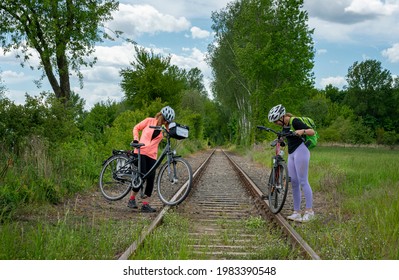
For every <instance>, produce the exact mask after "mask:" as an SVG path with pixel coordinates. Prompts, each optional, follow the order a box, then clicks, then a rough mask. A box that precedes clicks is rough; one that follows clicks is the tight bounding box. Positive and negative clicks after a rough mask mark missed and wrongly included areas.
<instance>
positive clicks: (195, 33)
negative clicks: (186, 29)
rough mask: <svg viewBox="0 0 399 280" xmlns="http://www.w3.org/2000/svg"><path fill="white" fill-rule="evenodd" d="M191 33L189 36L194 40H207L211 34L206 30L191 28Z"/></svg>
mask: <svg viewBox="0 0 399 280" xmlns="http://www.w3.org/2000/svg"><path fill="white" fill-rule="evenodd" d="M190 31H191V36H192V37H193V38H194V39H196V38H198V39H204V38H208V37H209V36H210V35H211V32H209V31H207V30H202V29H201V28H199V27H196V26H193V27H191V29H190Z"/></svg>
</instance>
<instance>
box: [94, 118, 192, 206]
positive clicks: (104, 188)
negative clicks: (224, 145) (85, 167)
mask: <svg viewBox="0 0 399 280" xmlns="http://www.w3.org/2000/svg"><path fill="white" fill-rule="evenodd" d="M151 128H153V129H155V130H161V131H162V133H163V134H164V137H166V146H165V148H164V149H163V151H162V153H161V155H160V156H159V157H158V159H157V161H156V162H155V164H154V166H153V167H152V168H151V169H150V170H149V171H148V172H147V173H146V174H143V173H142V172H141V168H140V167H141V164H140V148H141V147H142V146H144V144H143V143H133V142H132V143H131V144H130V145H131V146H132V147H133V148H134V149H137V153H134V151H131V150H114V151H113V155H112V156H110V157H109V158H108V159H107V160H105V161H104V162H103V167H102V170H101V173H100V190H101V193H102V194H103V195H104V197H105V198H106V199H108V200H113V201H114V200H119V199H122V198H124V197H125V196H126V195H127V194H128V193H129V192H130V191H131V190H132V189H133V188H134V189H139V188H140V190H141V193H142V194H143V183H144V181H145V179H146V178H147V177H148V176H149V175H150V174H151V173H152V172H156V169H157V168H158V167H159V166H161V164H162V162H163V160H164V159H166V160H165V162H164V163H163V164H162V166H161V168H160V169H159V172H158V177H157V179H156V182H157V193H158V196H159V198H160V200H161V201H162V202H163V203H164V204H167V205H171V206H173V205H177V204H179V203H181V202H182V201H183V200H184V199H186V197H187V196H188V194H189V192H190V190H191V187H192V181H193V173H192V169H191V166H190V164H189V163H188V162H187V161H186V160H185V159H183V158H182V157H180V156H178V155H176V151H175V150H173V149H172V147H171V138H175V139H178V140H181V139H185V138H187V137H188V127H186V126H181V125H179V124H176V123H170V125H169V131H168V130H166V128H165V127H163V126H151Z"/></svg>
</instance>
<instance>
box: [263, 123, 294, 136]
mask: <svg viewBox="0 0 399 280" xmlns="http://www.w3.org/2000/svg"><path fill="white" fill-rule="evenodd" d="M257 128H258V129H260V130H266V131H271V132H273V133H274V134H277V136H279V137H286V136H298V135H296V134H295V132H293V131H287V132H283V131H275V130H274V129H272V128H270V127H265V126H262V125H258V126H257Z"/></svg>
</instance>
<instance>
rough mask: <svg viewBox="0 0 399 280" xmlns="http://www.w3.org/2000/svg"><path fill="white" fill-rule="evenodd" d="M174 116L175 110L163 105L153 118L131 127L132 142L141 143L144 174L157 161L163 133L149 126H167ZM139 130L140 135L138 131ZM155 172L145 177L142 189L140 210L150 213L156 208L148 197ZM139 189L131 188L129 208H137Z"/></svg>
mask: <svg viewBox="0 0 399 280" xmlns="http://www.w3.org/2000/svg"><path fill="white" fill-rule="evenodd" d="M174 118H175V111H174V110H173V109H172V108H171V107H169V106H166V107H163V108H162V110H161V111H160V112H158V113H157V114H156V115H155V117H153V118H146V119H144V120H143V121H141V122H140V123H138V124H137V125H135V127H134V128H133V142H135V143H139V141H140V143H143V144H145V146H142V147H141V149H140V155H141V171H142V172H143V173H144V174H145V173H147V172H148V171H149V170H150V169H151V167H153V166H154V164H155V162H156V161H157V156H158V145H159V143H160V142H161V140H162V138H163V135H162V133H161V131H160V130H155V129H153V128H150V126H162V125H165V126H166V127H168V126H169V123H170V122H172V121H173V120H174ZM140 131H141V137H140V136H139V132H140ZM154 180H155V172H153V173H152V174H151V175H150V176H148V178H147V179H146V187H145V190H144V197H143V200H142V206H141V212H144V213H152V212H156V209H154V208H152V207H151V206H150V204H149V199H150V197H151V194H152V190H153V189H154ZM139 190H140V189H133V191H132V195H131V196H130V199H129V202H128V204H127V206H128V207H130V208H138V207H137V203H136V195H137V193H138V192H139Z"/></svg>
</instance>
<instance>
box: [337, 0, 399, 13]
mask: <svg viewBox="0 0 399 280" xmlns="http://www.w3.org/2000/svg"><path fill="white" fill-rule="evenodd" d="M398 9H399V5H398V3H397V1H395V2H394V3H389V1H379V0H353V1H352V2H351V3H350V5H349V6H348V7H346V8H345V9H344V10H345V12H353V13H355V14H360V15H392V14H393V13H394V12H397V11H398Z"/></svg>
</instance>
